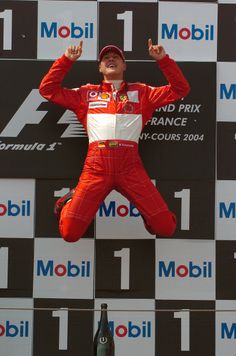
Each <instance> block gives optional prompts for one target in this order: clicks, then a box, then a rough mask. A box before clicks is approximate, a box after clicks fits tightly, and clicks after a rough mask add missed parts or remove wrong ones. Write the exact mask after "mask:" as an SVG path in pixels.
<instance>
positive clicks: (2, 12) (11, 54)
mask: <svg viewBox="0 0 236 356" xmlns="http://www.w3.org/2000/svg"><path fill="white" fill-rule="evenodd" d="M29 14H30V16H29ZM0 51H1V58H14V59H15V58H22V59H24V58H36V56H37V2H35V1H1V3H0Z"/></svg>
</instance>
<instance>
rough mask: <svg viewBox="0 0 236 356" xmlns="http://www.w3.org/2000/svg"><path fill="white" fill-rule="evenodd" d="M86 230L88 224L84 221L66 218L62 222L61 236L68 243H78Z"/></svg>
mask: <svg viewBox="0 0 236 356" xmlns="http://www.w3.org/2000/svg"><path fill="white" fill-rule="evenodd" d="M86 229H87V224H86V223H85V222H84V221H80V220H78V219H72V218H64V219H61V220H60V224H59V230H60V234H61V237H62V238H63V239H64V240H65V241H66V242H76V241H78V240H79V239H80V238H81V237H82V236H83V235H84V233H85V231H86Z"/></svg>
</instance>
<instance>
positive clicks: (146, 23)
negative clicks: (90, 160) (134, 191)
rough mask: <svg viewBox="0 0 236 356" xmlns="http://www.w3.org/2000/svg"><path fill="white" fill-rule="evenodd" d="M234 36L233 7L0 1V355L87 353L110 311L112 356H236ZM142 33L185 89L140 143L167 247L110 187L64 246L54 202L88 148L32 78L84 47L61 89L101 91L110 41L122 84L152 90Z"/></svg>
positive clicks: (224, 3) (153, 75) (233, 2)
mask: <svg viewBox="0 0 236 356" xmlns="http://www.w3.org/2000/svg"><path fill="white" fill-rule="evenodd" d="M235 33H236V0H219V2H218V3H217V2H216V1H208V2H204V1H201V0H199V1H194V2H191V1H183V2H178V1H170V2H169V1H159V2H156V1H152V0H147V1H138V0H137V1H132V0H130V1H117V2H113V1H105V0H104V1H101V2H100V1H99V2H97V1H76V0H74V1H66V0H65V1H55V0H49V1H47V0H41V1H40V0H38V1H33V0H32V1H23V0H22V1H21V0H18V1H17V0H11V1H9V0H1V1H0V50H1V58H0V59H1V60H0V72H1V81H0V87H1V95H0V107H1V120H0V162H1V173H0V174H1V175H0V177H1V178H0V350H1V355H4V356H49V355H50V356H51V355H54V356H61V355H68V356H80V355H81V356H92V340H93V335H94V333H95V331H96V329H97V326H98V318H99V311H98V310H99V308H100V305H101V303H102V302H107V303H108V307H109V309H110V311H109V320H110V326H111V330H112V332H113V335H114V339H115V345H116V355H117V356H130V355H131V354H135V355H137V356H143V355H144V354H145V355H147V356H154V355H158V356H170V355H193V356H195V355H197V356H200V355H201V356H202V355H204V356H205V355H207V356H210V355H217V356H222V355H227V356H235V349H236V311H235V310H236V288H235V278H236V277H235V276H236V232H235V231H236V229H235V227H236V223H235V219H236V200H235V193H236V168H235V162H236V149H235V144H236V143H235V140H236V81H235V78H236V50H235ZM148 38H152V39H153V42H154V43H161V44H163V45H164V47H165V49H166V51H167V52H168V53H169V55H170V56H171V57H173V58H174V59H175V60H176V61H177V62H178V64H179V65H180V67H181V69H182V70H183V72H184V74H185V76H186V77H187V79H188V81H189V82H190V85H191V92H190V94H189V95H188V96H187V97H186V98H185V100H183V101H180V102H178V103H175V104H171V105H168V106H167V107H163V108H161V109H159V110H158V111H156V112H154V113H153V117H152V118H151V120H150V122H149V123H148V125H147V126H146V128H145V130H144V132H143V133H142V135H141V137H140V153H141V156H142V159H143V162H144V165H145V167H146V169H147V171H148V174H149V175H150V177H151V179H152V180H153V184H155V185H156V186H157V187H158V188H159V190H160V192H161V193H162V195H163V196H164V197H165V199H166V201H167V202H168V204H169V206H170V207H171V209H173V210H174V211H175V212H176V215H177V217H178V226H177V231H176V233H175V236H174V237H173V238H170V239H161V238H158V236H151V235H149V234H148V233H147V232H146V230H145V229H144V227H143V223H142V219H141V218H140V215H139V212H138V211H137V209H136V208H135V207H134V206H132V205H131V204H130V203H129V202H128V201H127V200H126V199H125V198H124V197H122V196H121V195H119V194H118V193H117V192H112V193H111V194H110V195H109V196H108V197H107V198H106V200H105V201H104V203H103V204H102V205H101V207H100V209H99V211H98V212H97V215H96V217H95V219H94V221H93V223H92V224H91V226H90V227H89V229H88V230H87V232H86V234H85V236H84V237H83V238H82V239H81V240H80V241H79V242H77V243H74V244H69V243H65V242H64V241H63V240H62V239H61V238H60V237H59V233H58V228H57V221H56V219H55V217H54V215H53V212H52V211H53V205H54V203H55V201H56V199H58V197H60V196H62V195H63V194H65V193H66V192H67V191H68V189H70V188H71V187H74V186H75V184H76V182H77V180H78V177H79V175H80V173H81V169H82V167H83V162H84V158H85V155H86V151H87V145H88V140H87V137H86V133H85V131H84V130H83V128H82V126H81V125H80V124H79V123H78V121H77V120H76V118H75V116H74V114H73V113H72V112H70V111H68V110H66V111H65V110H64V109H62V108H61V107H58V106H56V105H53V104H51V103H49V102H47V101H45V100H44V99H43V98H42V97H41V96H40V95H39V93H38V86H39V83H40V80H41V79H42V77H43V75H44V74H45V73H46V72H47V70H48V69H49V67H50V66H51V64H52V62H53V61H54V60H55V59H56V58H58V57H59V56H61V55H62V54H63V53H64V51H65V49H66V47H67V46H68V45H69V44H78V42H79V41H80V39H83V40H84V51H83V55H82V57H81V59H80V60H79V61H78V62H76V63H75V64H74V66H73V68H72V70H71V71H70V73H69V74H68V75H67V77H66V79H65V82H64V85H65V86H68V87H78V86H79V85H81V84H85V83H89V82H90V83H96V82H97V83H98V82H99V81H100V79H101V77H100V75H99V73H98V70H97V61H96V58H97V54H98V52H99V50H100V49H101V48H102V47H103V46H104V45H106V44H109V43H114V44H116V45H118V46H120V47H121V48H122V49H123V50H124V52H125V56H126V58H127V64H128V69H127V73H126V79H127V80H128V81H141V82H145V83H149V84H151V85H154V86H159V85H163V84H165V79H164V77H163V76H162V74H161V73H160V71H159V70H158V68H157V67H156V65H155V63H154V62H153V60H151V59H150V57H149V55H148V51H147V39H148ZM94 309H95V310H96V311H95V312H93V310H94ZM155 310H156V312H155Z"/></svg>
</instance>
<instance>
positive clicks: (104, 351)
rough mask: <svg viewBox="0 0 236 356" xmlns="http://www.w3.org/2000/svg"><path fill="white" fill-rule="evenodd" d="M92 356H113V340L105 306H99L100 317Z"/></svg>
mask: <svg viewBox="0 0 236 356" xmlns="http://www.w3.org/2000/svg"><path fill="white" fill-rule="evenodd" d="M93 350H94V351H93V355H94V356H115V344H114V339H113V336H112V333H111V330H110V328H109V324H108V317H107V304H105V303H103V304H102V305H101V317H100V323H99V327H98V330H97V332H96V334H95V336H94V341H93Z"/></svg>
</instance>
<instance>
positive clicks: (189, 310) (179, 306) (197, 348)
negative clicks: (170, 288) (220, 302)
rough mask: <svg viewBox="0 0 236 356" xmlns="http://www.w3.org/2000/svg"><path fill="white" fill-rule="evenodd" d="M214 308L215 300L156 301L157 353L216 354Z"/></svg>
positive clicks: (167, 354)
mask: <svg viewBox="0 0 236 356" xmlns="http://www.w3.org/2000/svg"><path fill="white" fill-rule="evenodd" d="M214 308H215V302H214V301H185V300H181V301H176V300H173V301H170V300H165V301H164V300H163V301H156V309H157V310H158V311H157V313H156V352H157V354H158V355H160V356H169V355H175V356H181V355H186V354H187V355H191V356H199V355H209V356H215V316H214V312H213V311H214ZM208 309H209V310H212V311H209V312H208V311H207V310H208ZM164 310H165V311H164ZM198 310H199V311H198Z"/></svg>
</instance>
